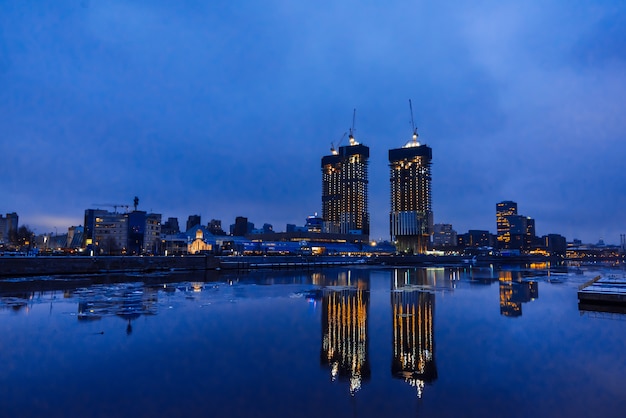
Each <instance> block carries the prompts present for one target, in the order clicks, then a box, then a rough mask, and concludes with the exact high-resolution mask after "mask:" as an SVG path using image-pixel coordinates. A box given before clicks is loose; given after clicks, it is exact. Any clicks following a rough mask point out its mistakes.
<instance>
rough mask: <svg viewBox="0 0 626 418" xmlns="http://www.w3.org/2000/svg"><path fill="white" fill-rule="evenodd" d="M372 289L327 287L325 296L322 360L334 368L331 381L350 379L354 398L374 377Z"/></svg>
mask: <svg viewBox="0 0 626 418" xmlns="http://www.w3.org/2000/svg"><path fill="white" fill-rule="evenodd" d="M368 313H369V286H368V284H367V282H365V281H358V282H357V285H356V286H355V287H343V288H332V289H331V288H327V289H324V291H323V297H322V351H321V356H320V361H321V363H322V364H323V365H328V366H330V367H331V378H332V380H335V379H337V378H339V379H343V378H348V379H349V380H350V394H352V395H354V394H355V393H356V392H357V391H358V390H359V389H360V388H361V383H362V382H363V381H367V380H369V378H370V375H371V371H370V364H369V359H368V352H367V346H368V341H367V319H368V318H367V317H368Z"/></svg>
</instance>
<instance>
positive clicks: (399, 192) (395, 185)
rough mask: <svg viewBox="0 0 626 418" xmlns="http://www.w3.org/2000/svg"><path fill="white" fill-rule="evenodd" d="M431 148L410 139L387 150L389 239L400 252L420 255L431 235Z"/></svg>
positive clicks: (415, 134)
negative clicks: (389, 202)
mask: <svg viewBox="0 0 626 418" xmlns="http://www.w3.org/2000/svg"><path fill="white" fill-rule="evenodd" d="M431 160H432V149H431V148H430V147H428V146H427V145H422V144H420V143H419V142H418V141H417V132H414V133H413V139H412V140H411V141H409V142H407V143H406V145H404V146H403V147H402V148H396V149H391V150H389V169H390V181H391V212H390V214H389V220H390V233H391V240H392V241H393V242H395V244H396V248H397V249H398V251H400V252H413V253H423V252H424V251H426V250H427V249H428V244H429V243H430V236H431V235H432V233H433V212H432V208H431V199H432V197H431V171H430V166H431Z"/></svg>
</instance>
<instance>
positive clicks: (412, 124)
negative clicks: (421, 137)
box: [409, 99, 418, 142]
mask: <svg viewBox="0 0 626 418" xmlns="http://www.w3.org/2000/svg"><path fill="white" fill-rule="evenodd" d="M409 109H411V128H412V129H413V142H417V137H418V135H417V128H416V127H415V121H414V120H413V103H411V99H409Z"/></svg>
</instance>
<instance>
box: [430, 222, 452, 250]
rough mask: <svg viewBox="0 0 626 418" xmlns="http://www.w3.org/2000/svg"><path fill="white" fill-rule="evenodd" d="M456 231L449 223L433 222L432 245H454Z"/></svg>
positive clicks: (435, 246)
mask: <svg viewBox="0 0 626 418" xmlns="http://www.w3.org/2000/svg"><path fill="white" fill-rule="evenodd" d="M456 242H457V237H456V231H455V230H454V229H452V225H451V224H435V225H434V231H433V247H434V248H445V247H456Z"/></svg>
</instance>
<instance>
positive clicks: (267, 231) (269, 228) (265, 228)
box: [262, 224, 274, 234]
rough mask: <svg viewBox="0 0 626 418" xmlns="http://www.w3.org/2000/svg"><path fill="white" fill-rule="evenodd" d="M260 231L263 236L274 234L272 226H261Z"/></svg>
mask: <svg viewBox="0 0 626 418" xmlns="http://www.w3.org/2000/svg"><path fill="white" fill-rule="evenodd" d="M262 231H263V233H264V234H271V233H273V232H274V226H273V225H272V224H263V228H262Z"/></svg>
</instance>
